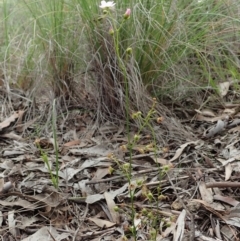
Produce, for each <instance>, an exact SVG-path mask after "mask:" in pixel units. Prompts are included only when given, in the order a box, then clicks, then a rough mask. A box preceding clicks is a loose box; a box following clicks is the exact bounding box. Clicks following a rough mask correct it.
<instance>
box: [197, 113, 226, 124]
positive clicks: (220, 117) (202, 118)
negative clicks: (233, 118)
mask: <svg viewBox="0 0 240 241" xmlns="http://www.w3.org/2000/svg"><path fill="white" fill-rule="evenodd" d="M228 117H229V115H228V114H222V115H220V116H216V117H206V116H203V115H200V114H197V115H196V116H195V120H198V121H206V122H216V121H219V120H224V119H226V118H228Z"/></svg>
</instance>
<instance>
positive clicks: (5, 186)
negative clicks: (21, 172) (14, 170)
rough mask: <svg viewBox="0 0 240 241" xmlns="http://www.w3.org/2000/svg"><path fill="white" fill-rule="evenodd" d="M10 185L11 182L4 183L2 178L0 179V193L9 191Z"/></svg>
mask: <svg viewBox="0 0 240 241" xmlns="http://www.w3.org/2000/svg"><path fill="white" fill-rule="evenodd" d="M12 187H13V184H12V182H10V181H8V182H6V183H4V180H3V179H0V194H2V193H5V192H7V191H9V189H11V188H12Z"/></svg>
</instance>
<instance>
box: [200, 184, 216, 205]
mask: <svg viewBox="0 0 240 241" xmlns="http://www.w3.org/2000/svg"><path fill="white" fill-rule="evenodd" d="M199 191H200V194H201V197H202V200H203V201H204V202H207V203H209V204H211V203H213V193H212V190H211V189H210V188H206V184H205V182H200V184H199Z"/></svg>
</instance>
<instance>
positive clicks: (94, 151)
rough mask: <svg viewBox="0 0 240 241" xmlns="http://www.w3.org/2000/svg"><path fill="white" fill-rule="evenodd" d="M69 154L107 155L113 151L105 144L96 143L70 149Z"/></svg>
mask: <svg viewBox="0 0 240 241" xmlns="http://www.w3.org/2000/svg"><path fill="white" fill-rule="evenodd" d="M69 152H70V153H71V154H73V155H76V156H79V155H88V156H107V155H108V154H109V153H111V152H113V150H112V149H109V148H108V147H107V145H103V144H100V145H97V146H93V147H89V148H82V149H70V151H69Z"/></svg>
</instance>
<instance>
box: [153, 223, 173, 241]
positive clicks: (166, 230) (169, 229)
mask: <svg viewBox="0 0 240 241" xmlns="http://www.w3.org/2000/svg"><path fill="white" fill-rule="evenodd" d="M175 228H176V223H174V222H171V226H170V227H167V228H166V229H165V230H164V231H163V232H162V234H161V235H159V236H158V237H157V240H159V241H160V240H162V239H163V238H166V237H168V236H169V234H170V233H173V231H174V230H175Z"/></svg>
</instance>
